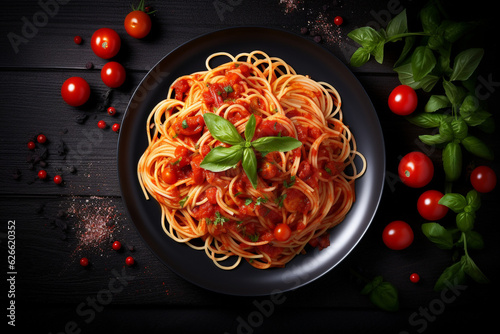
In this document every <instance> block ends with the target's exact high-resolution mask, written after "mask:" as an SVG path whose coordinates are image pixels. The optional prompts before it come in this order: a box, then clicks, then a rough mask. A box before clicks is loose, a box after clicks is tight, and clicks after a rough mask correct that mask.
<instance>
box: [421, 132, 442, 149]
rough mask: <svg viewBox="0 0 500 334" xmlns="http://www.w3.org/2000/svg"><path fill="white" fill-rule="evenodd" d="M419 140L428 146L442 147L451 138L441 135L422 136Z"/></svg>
mask: <svg viewBox="0 0 500 334" xmlns="http://www.w3.org/2000/svg"><path fill="white" fill-rule="evenodd" d="M418 139H420V140H421V141H422V143H424V144H426V145H430V146H432V145H440V144H444V143H447V142H449V141H450V138H449V137H447V136H444V135H442V134H440V133H438V134H436V135H420V136H418Z"/></svg>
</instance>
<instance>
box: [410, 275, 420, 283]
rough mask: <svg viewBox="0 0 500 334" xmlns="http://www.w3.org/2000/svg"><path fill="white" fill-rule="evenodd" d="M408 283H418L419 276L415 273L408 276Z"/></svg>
mask: <svg viewBox="0 0 500 334" xmlns="http://www.w3.org/2000/svg"><path fill="white" fill-rule="evenodd" d="M410 281H411V282H412V283H417V282H418V281H420V276H419V275H418V274H417V273H413V274H411V275H410Z"/></svg>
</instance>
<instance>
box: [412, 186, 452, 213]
mask: <svg viewBox="0 0 500 334" xmlns="http://www.w3.org/2000/svg"><path fill="white" fill-rule="evenodd" d="M442 197H443V193H442V192H440V191H437V190H427V191H424V192H423V193H422V195H420V197H419V198H418V201H417V210H418V213H420V215H421V216H422V217H423V218H424V219H427V220H439V219H441V218H443V217H444V216H446V214H447V213H448V207H446V206H444V205H441V204H439V203H438V202H439V200H440V199H441V198H442Z"/></svg>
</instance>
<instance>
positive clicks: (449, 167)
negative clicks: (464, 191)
mask: <svg viewBox="0 0 500 334" xmlns="http://www.w3.org/2000/svg"><path fill="white" fill-rule="evenodd" d="M441 158H442V160H443V169H444V174H445V177H446V181H449V182H453V181H456V180H458V178H459V177H460V174H461V173H462V149H461V148H460V145H459V144H458V143H457V142H454V141H453V142H449V143H448V144H446V146H445V148H444V149H443V152H442V154H441Z"/></svg>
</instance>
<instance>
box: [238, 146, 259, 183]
mask: <svg viewBox="0 0 500 334" xmlns="http://www.w3.org/2000/svg"><path fill="white" fill-rule="evenodd" d="M241 164H242V166H243V170H244V171H245V173H246V174H247V177H248V179H249V180H250V182H251V183H252V186H253V187H254V189H257V157H256V156H255V152H254V151H253V149H252V148H249V147H247V148H245V149H244V150H243V160H242V162H241Z"/></svg>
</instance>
